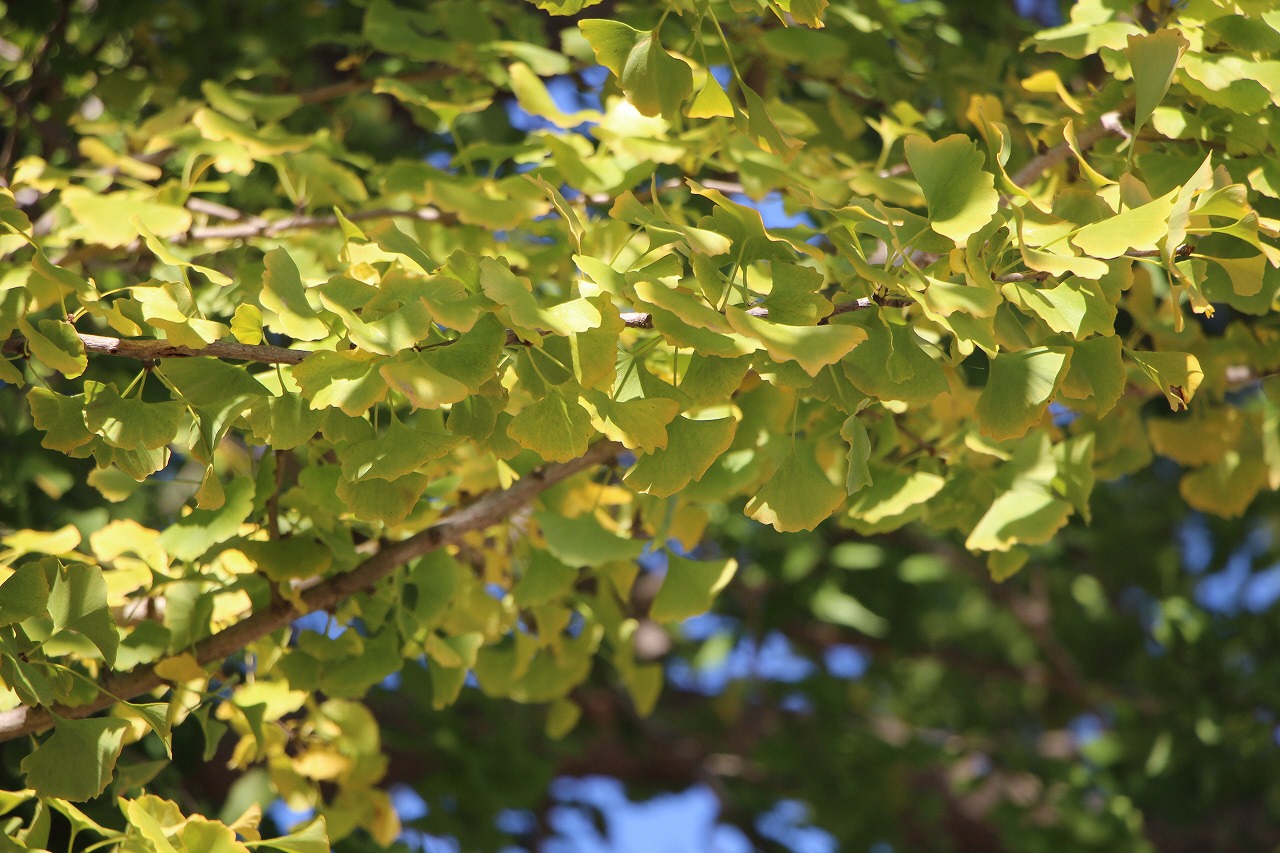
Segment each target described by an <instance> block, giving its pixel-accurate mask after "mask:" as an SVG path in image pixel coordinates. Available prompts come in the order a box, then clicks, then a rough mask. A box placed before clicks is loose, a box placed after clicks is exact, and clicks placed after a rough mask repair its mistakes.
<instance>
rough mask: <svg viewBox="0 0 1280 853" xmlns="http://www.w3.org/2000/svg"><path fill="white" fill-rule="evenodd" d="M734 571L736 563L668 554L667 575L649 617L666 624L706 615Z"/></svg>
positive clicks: (726, 560) (731, 560) (734, 561)
mask: <svg viewBox="0 0 1280 853" xmlns="http://www.w3.org/2000/svg"><path fill="white" fill-rule="evenodd" d="M737 570H738V562H737V560H733V559H724V560H709V561H704V560H688V559H685V558H684V557H681V556H679V555H678V554H673V553H670V552H668V553H667V574H666V577H664V578H663V579H662V588H661V589H659V590H658V594H657V595H656V596H655V597H654V599H653V605H652V606H651V607H650V608H649V617H650V618H651V619H653V620H654V621H655V622H664V623H665V622H678V621H680V620H682V619H688V618H689V617H690V616H697V615H698V614H700V613H706V612H707V611H708V610H710V609H711V603H712V601H714V600H715V597H716V594H717V593H719V592H720V590H722V589H724V588H725V587H726V586H727V585H728V584H729V581H730V580H732V579H733V575H734V572H736V571H737Z"/></svg>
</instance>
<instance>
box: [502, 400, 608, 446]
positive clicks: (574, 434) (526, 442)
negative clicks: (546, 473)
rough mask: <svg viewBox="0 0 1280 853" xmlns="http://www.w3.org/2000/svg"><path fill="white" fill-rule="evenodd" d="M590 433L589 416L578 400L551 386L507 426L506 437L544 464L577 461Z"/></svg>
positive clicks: (591, 430) (589, 438) (591, 431)
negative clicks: (529, 451)
mask: <svg viewBox="0 0 1280 853" xmlns="http://www.w3.org/2000/svg"><path fill="white" fill-rule="evenodd" d="M594 432H595V431H594V430H593V429H592V428H591V416H590V414H588V413H587V410H586V409H585V408H583V406H582V403H581V402H579V400H578V396H577V395H576V394H574V395H572V396H570V395H569V394H568V393H566V392H565V391H564V390H562V389H561V388H558V387H555V386H552V387H549V388H547V393H546V396H545V397H543V398H542V399H541V400H538V401H537V402H535V403H534V404H533V405H531V406H529V407H527V408H525V409H524V410H523V411H521V412H520V413H519V414H518V415H516V416H515V417H514V418H513V419H512V420H511V423H510V424H508V425H507V435H509V436H511V438H513V439H515V441H516V442H517V443H518V444H519V445H520V446H521V447H524V448H526V449H528V450H532V451H533V452H534V453H537V454H538V455H539V456H541V457H542V458H543V459H545V460H547V461H548V462H568V461H569V460H570V459H577V458H578V457H579V456H581V455H582V454H584V453H586V452H587V443H588V442H589V441H590V440H591V436H592V435H593V434H594Z"/></svg>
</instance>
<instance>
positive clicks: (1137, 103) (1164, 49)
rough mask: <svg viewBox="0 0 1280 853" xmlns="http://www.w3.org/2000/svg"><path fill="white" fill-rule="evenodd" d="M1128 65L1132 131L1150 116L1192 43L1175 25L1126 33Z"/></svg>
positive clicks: (1166, 90)
mask: <svg viewBox="0 0 1280 853" xmlns="http://www.w3.org/2000/svg"><path fill="white" fill-rule="evenodd" d="M1128 42H1129V46H1128V48H1127V49H1126V50H1125V53H1127V54H1128V55H1129V67H1130V68H1132V69H1133V87H1134V107H1133V132H1134V133H1137V132H1138V131H1139V130H1141V129H1142V126H1143V125H1144V124H1146V123H1147V119H1149V118H1151V114H1152V113H1153V112H1155V109H1156V107H1157V106H1159V105H1160V101H1161V100H1162V99H1163V98H1164V96H1165V93H1166V92H1168V91H1169V84H1170V83H1172V82H1173V74H1174V72H1175V71H1176V70H1177V68H1178V60H1179V59H1180V58H1181V57H1182V54H1183V53H1185V52H1186V50H1187V48H1189V47H1190V46H1191V43H1190V42H1188V41H1187V39H1186V36H1184V35H1183V34H1182V33H1180V32H1179V31H1178V30H1176V29H1172V28H1165V29H1160V30H1157V31H1156V32H1154V33H1150V34H1143V35H1141V36H1133V35H1131V36H1129V38H1128Z"/></svg>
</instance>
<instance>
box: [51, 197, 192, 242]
mask: <svg viewBox="0 0 1280 853" xmlns="http://www.w3.org/2000/svg"><path fill="white" fill-rule="evenodd" d="M147 195H148V194H146V193H142V192H135V191H126V192H114V193H91V192H89V191H88V190H84V189H80V188H71V189H67V190H65V191H64V192H63V193H62V201H63V203H64V204H65V205H66V206H67V209H68V210H70V211H71V215H72V216H73V217H74V218H75V220H76V222H77V223H79V224H80V226H81V227H82V228H84V230H85V235H86V237H87V238H88V242H91V243H98V244H100V245H103V246H107V247H109V248H119V247H121V246H127V245H129V244H130V243H132V242H133V241H134V240H136V239H138V236H139V233H138V229H137V228H135V227H134V225H133V223H132V221H131V219H132V217H135V216H136V217H138V219H139V220H140V221H141V222H142V224H143V225H145V226H146V227H147V229H148V230H149V231H151V232H152V233H154V234H158V235H160V236H162V237H172V236H174V235H176V234H181V233H183V232H185V231H186V230H187V229H189V228H190V227H191V214H190V213H188V212H187V210H186V209H185V208H183V207H181V206H180V205H176V204H164V203H162V202H158V201H155V200H153V199H151V198H148V197H147Z"/></svg>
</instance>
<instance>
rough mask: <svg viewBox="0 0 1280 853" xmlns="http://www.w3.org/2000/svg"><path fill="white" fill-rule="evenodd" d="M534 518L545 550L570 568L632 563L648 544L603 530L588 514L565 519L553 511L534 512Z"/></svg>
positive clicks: (641, 540)
mask: <svg viewBox="0 0 1280 853" xmlns="http://www.w3.org/2000/svg"><path fill="white" fill-rule="evenodd" d="M533 517H534V520H536V521H537V522H538V529H540V530H541V531H542V536H543V538H544V539H546V541H547V550H548V551H550V552H551V554H552V555H553V556H555V558H556V559H557V560H560V561H561V562H563V563H565V564H566V565H569V566H598V565H601V564H603V563H608V562H611V561H613V560H634V559H635V558H636V557H639V556H640V552H642V551H643V550H644V548H645V545H646V544H647V543H646V541H645V540H643V539H626V538H624V537H622V536H618V535H617V534H615V533H611V532H610V531H608V530H605V529H604V528H603V527H601V526H600V523H599V522H598V521H596V519H595V518H594V517H593V516H592V515H590V514H587V515H580V516H577V517H576V518H565V517H564V516H561V515H558V514H556V513H553V512H535V513H534V514H533Z"/></svg>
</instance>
